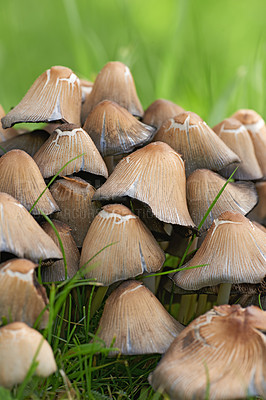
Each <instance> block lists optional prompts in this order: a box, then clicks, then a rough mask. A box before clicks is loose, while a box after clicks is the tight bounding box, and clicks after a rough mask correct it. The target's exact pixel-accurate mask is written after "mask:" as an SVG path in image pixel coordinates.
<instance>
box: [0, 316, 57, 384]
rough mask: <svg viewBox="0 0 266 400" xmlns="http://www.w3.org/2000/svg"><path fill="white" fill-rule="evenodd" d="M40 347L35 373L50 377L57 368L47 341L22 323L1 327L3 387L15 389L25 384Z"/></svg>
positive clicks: (0, 359)
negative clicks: (18, 385) (20, 384)
mask: <svg viewBox="0 0 266 400" xmlns="http://www.w3.org/2000/svg"><path fill="white" fill-rule="evenodd" d="M40 344H41V345H40ZM39 346H40V350H39V352H38V355H37V357H36V361H37V362H38V366H37V368H36V370H35V374H36V375H38V376H43V377H47V376H49V375H51V374H53V373H54V372H55V371H56V369H57V367H56V363H55V359H54V355H53V350H52V348H51V346H50V345H49V343H48V342H47V340H45V339H44V337H43V336H42V335H41V334H40V333H39V332H38V331H36V330H35V329H32V328H30V327H29V326H27V325H26V324H24V323H23V322H13V323H12V324H9V325H6V326H3V327H2V328H0V386H4V387H6V388H12V386H14V385H15V384H17V383H21V382H23V380H24V379H25V377H26V374H27V372H28V370H29V368H30V366H31V364H32V362H33V360H34V356H35V354H36V352H37V349H38V348H39Z"/></svg>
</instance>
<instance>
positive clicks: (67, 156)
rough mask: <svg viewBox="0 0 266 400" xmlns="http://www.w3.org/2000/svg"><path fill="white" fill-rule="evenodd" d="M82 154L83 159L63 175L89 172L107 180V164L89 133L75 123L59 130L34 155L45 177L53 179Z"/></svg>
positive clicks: (77, 161)
mask: <svg viewBox="0 0 266 400" xmlns="http://www.w3.org/2000/svg"><path fill="white" fill-rule="evenodd" d="M79 155H82V156H81V157H78V158H76V159H75V160H74V161H72V162H71V163H69V164H68V165H67V166H66V167H65V168H64V169H63V171H61V172H60V174H59V176H65V175H71V174H73V173H75V172H79V171H86V172H89V173H91V174H94V175H100V176H104V177H105V178H107V176H108V172H107V168H106V165H105V163H104V161H103V159H102V157H101V155H100V153H99V151H98V150H97V148H96V146H95V144H94V143H93V141H92V140H91V138H90V137H89V135H88V134H87V132H85V131H84V130H83V129H82V128H79V127H78V126H77V125H73V124H63V125H61V126H60V127H59V128H57V129H56V130H55V131H54V133H52V135H51V136H50V137H49V139H48V140H47V141H46V142H45V143H44V144H43V145H42V147H41V148H40V149H39V150H38V151H37V153H36V154H35V155H34V160H35V161H36V163H37V165H38V167H39V168H40V171H41V173H42V176H43V177H44V178H49V177H51V176H53V175H55V174H56V173H57V172H58V171H59V169H60V168H62V167H63V166H64V165H65V164H66V163H67V162H68V161H70V160H71V159H72V158H75V157H77V156H79Z"/></svg>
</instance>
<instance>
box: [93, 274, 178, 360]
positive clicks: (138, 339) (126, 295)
mask: <svg viewBox="0 0 266 400" xmlns="http://www.w3.org/2000/svg"><path fill="white" fill-rule="evenodd" d="M183 328H184V327H183V325H181V324H180V323H179V322H178V321H176V320H175V319H174V318H173V317H172V316H171V315H170V314H169V313H168V312H167V311H166V310H165V308H164V307H163V305H162V304H161V303H160V301H159V300H158V299H157V298H156V297H155V296H154V295H153V294H152V293H151V292H150V290H149V289H148V288H146V287H145V286H144V285H143V284H142V283H141V282H137V281H126V282H123V283H122V284H121V285H120V286H119V287H118V288H117V289H115V290H114V291H113V293H112V294H111V295H110V296H109V297H108V299H107V301H106V303H105V306H104V310H103V314H102V317H101V320H100V323H99V327H98V330H97V334H96V340H98V338H100V339H101V340H103V341H104V342H105V344H106V345H107V346H110V345H111V343H113V341H114V339H115V343H114V346H115V347H118V348H119V351H112V352H110V353H109V356H113V355H115V354H117V353H121V354H127V355H133V354H149V353H161V354H162V353H164V352H165V351H166V350H167V349H168V347H169V346H170V344H171V343H172V341H173V340H174V338H175V337H176V336H178V335H179V334H180V332H181V331H182V330H183Z"/></svg>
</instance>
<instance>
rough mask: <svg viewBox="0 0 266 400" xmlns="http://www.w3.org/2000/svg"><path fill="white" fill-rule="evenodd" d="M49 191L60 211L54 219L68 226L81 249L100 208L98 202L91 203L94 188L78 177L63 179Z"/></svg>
mask: <svg viewBox="0 0 266 400" xmlns="http://www.w3.org/2000/svg"><path fill="white" fill-rule="evenodd" d="M50 189H51V193H52V195H53V197H54V198H55V199H56V202H57V203H58V205H59V207H60V210H61V211H59V212H58V213H57V214H56V219H57V220H59V221H62V222H65V223H66V224H67V225H69V226H70V228H71V233H72V235H73V237H74V239H75V242H76V244H77V246H78V247H82V244H83V241H84V238H85V236H86V234H87V232H88V229H89V226H90V224H91V223H92V221H93V219H94V217H95V216H96V215H97V213H98V212H99V211H100V208H101V206H100V203H99V202H98V201H92V197H93V195H94V193H95V189H94V187H93V186H92V185H90V184H89V183H88V182H86V181H84V179H81V178H79V177H63V179H59V180H57V181H56V182H55V183H53V184H52V186H51V188H50Z"/></svg>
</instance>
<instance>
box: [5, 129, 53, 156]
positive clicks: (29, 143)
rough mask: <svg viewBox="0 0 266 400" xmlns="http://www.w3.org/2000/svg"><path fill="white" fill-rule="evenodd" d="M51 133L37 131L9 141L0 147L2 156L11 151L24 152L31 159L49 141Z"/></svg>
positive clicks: (17, 136)
mask: <svg viewBox="0 0 266 400" xmlns="http://www.w3.org/2000/svg"><path fill="white" fill-rule="evenodd" d="M48 137H49V133H48V132H46V131H45V130H42V129H36V130H34V131H32V132H26V133H22V134H21V135H16V136H15V137H12V138H11V139H8V140H6V141H5V143H3V144H2V145H1V147H2V149H1V147H0V155H3V154H5V153H7V152H8V151H10V150H14V149H19V150H24V151H25V152H26V153H28V154H29V155H30V156H31V157H33V156H34V154H35V153H36V151H37V150H39V148H40V147H41V145H42V144H43V143H44V142H45V141H46V140H47V139H48Z"/></svg>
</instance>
